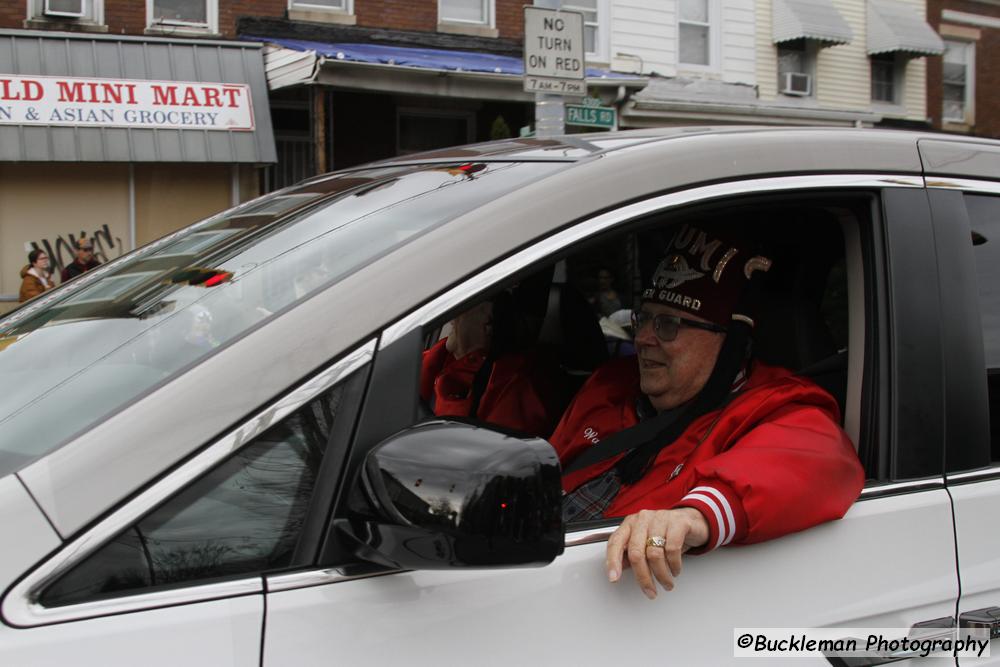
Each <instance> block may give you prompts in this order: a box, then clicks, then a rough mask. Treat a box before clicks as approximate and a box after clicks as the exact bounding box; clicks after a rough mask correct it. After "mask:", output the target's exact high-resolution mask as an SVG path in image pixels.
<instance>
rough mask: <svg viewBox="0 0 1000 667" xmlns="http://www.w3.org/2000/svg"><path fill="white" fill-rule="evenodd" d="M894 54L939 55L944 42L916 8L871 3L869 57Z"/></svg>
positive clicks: (878, 0)
mask: <svg viewBox="0 0 1000 667" xmlns="http://www.w3.org/2000/svg"><path fill="white" fill-rule="evenodd" d="M892 52H902V53H908V54H911V55H916V56H937V55H941V54H942V53H944V42H943V41H942V40H941V37H940V36H938V34H937V33H936V32H934V28H932V27H931V26H930V25H928V23H927V21H925V20H924V18H923V17H922V16H921V15H920V14H919V13H917V10H916V9H915V8H914V6H913V5H909V4H906V3H903V2H899V1H898V0H868V55H875V54H877V53H892Z"/></svg>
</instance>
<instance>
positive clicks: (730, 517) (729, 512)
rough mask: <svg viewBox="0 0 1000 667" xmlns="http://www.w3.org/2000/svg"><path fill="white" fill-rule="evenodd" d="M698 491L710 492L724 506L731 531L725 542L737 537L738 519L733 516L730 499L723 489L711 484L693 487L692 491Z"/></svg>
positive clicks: (727, 542) (723, 509)
mask: <svg viewBox="0 0 1000 667" xmlns="http://www.w3.org/2000/svg"><path fill="white" fill-rule="evenodd" d="M697 491H703V492H705V493H710V494H712V495H713V496H715V497H716V498H718V499H719V504H720V505H721V506H722V511H723V512H725V513H726V519H728V521H729V531H728V532H729V534H728V535H727V537H726V539H725V541H724V542H723V544H729V543H730V542H731V541H732V539H733V538H734V537H736V519H735V517H734V516H733V508H732V506H731V505H730V504H729V501H728V500H727V499H726V496H725V495H723V493H722V492H721V491H719V490H718V489H715V488H712V487H711V486H697V487H695V488H693V489H691V493H695V492H697Z"/></svg>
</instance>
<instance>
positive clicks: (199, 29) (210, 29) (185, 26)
mask: <svg viewBox="0 0 1000 667" xmlns="http://www.w3.org/2000/svg"><path fill="white" fill-rule="evenodd" d="M204 2H205V23H194V22H191V21H162V20H161V21H157V20H155V19H154V18H153V9H154V5H155V4H156V0H146V31H147V32H158V33H165V34H183V33H195V34H205V33H211V34H218V32H219V0H204Z"/></svg>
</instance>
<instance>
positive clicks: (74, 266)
mask: <svg viewBox="0 0 1000 667" xmlns="http://www.w3.org/2000/svg"><path fill="white" fill-rule="evenodd" d="M75 250H76V259H74V260H73V261H72V262H71V263H70V264H67V265H66V268H64V269H63V270H62V274H61V276H60V278H61V279H62V281H63V282H66V281H67V280H72V279H73V278H76V277H77V276H78V275H80V274H81V273H86V272H87V271H90V270H91V269H96V268H97V267H99V266H100V265H101V263H100V262H98V261H97V259H96V258H95V257H94V244H93V242H91V240H90V239H88V238H87V237H85V236H84V237H81V238H79V239H77V241H76V245H75Z"/></svg>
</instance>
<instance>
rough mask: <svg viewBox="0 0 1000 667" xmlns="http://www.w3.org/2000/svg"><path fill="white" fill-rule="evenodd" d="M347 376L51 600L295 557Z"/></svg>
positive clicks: (103, 554) (148, 519)
mask: <svg viewBox="0 0 1000 667" xmlns="http://www.w3.org/2000/svg"><path fill="white" fill-rule="evenodd" d="M345 384H346V382H342V383H340V384H338V385H336V386H334V387H332V388H330V389H328V390H326V391H325V392H323V393H322V394H320V395H319V396H318V397H316V398H314V399H313V400H311V401H309V402H308V403H306V404H305V405H303V406H302V407H300V408H299V409H298V410H296V411H295V412H293V413H292V414H291V415H289V416H288V417H286V418H285V419H284V420H282V421H280V422H278V423H277V424H275V425H273V426H271V427H270V428H268V429H267V430H266V431H264V432H263V433H261V434H260V435H259V436H258V437H256V438H255V439H253V440H252V441H251V442H250V443H248V444H247V445H245V446H243V447H242V448H240V449H239V450H238V451H236V452H235V453H233V454H232V455H230V456H229V457H227V458H226V459H225V460H223V461H222V462H221V463H220V464H218V465H217V466H216V467H215V468H213V469H212V470H211V471H209V472H208V473H207V474H205V475H204V476H202V477H201V478H199V479H198V480H196V481H195V482H193V483H191V484H189V485H188V486H187V487H185V488H184V489H183V490H181V491H180V492H179V493H177V494H176V495H174V496H173V497H172V498H170V499H169V500H167V501H166V502H164V503H163V504H161V505H160V506H159V507H157V508H156V509H154V510H153V511H152V512H150V513H149V514H147V515H146V516H145V517H143V518H142V519H141V520H139V521H138V522H137V523H135V524H134V525H132V526H131V527H129V528H128V529H127V530H126V531H124V532H122V533H121V534H119V535H118V536H117V537H116V538H115V539H113V540H112V541H111V542H109V543H108V544H106V545H104V546H103V547H101V548H100V549H99V550H98V551H96V552H95V553H94V554H92V555H91V556H90V557H88V558H87V559H86V560H84V561H83V562H82V563H81V564H79V565H78V566H76V567H75V568H73V569H72V570H70V571H69V572H68V573H67V574H66V575H65V576H63V577H62V578H60V579H58V580H57V581H56V582H55V583H54V584H53V585H51V586H49V587H48V588H47V589H46V590H45V591H44V592H43V593H42V595H41V602H42V603H43V604H44V605H45V606H49V607H52V606H59V605H66V604H76V603H81V602H87V601H90V600H95V599H99V598H103V597H112V596H119V595H124V594H129V593H139V592H145V591H146V590H147V589H151V588H155V587H160V586H165V585H172V584H174V585H175V584H180V583H198V582H204V581H208V580H214V579H218V578H223V577H233V576H240V575H252V574H254V573H259V572H264V571H268V570H274V569H278V568H282V567H286V566H288V565H289V564H290V563H291V561H292V556H293V552H294V551H295V547H296V544H297V542H298V539H299V536H300V533H301V531H302V528H303V524H304V522H305V519H306V515H307V512H308V510H309V501H310V498H311V496H312V494H313V491H314V489H315V487H316V482H317V478H318V474H319V470H320V462H321V460H322V459H323V456H324V453H325V452H326V450H327V446H328V442H329V440H330V438H331V433H332V432H333V426H334V422H335V421H336V420H338V419H352V418H353V416H352V415H346V414H340V408H341V403H342V398H343V394H344V387H345Z"/></svg>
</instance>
